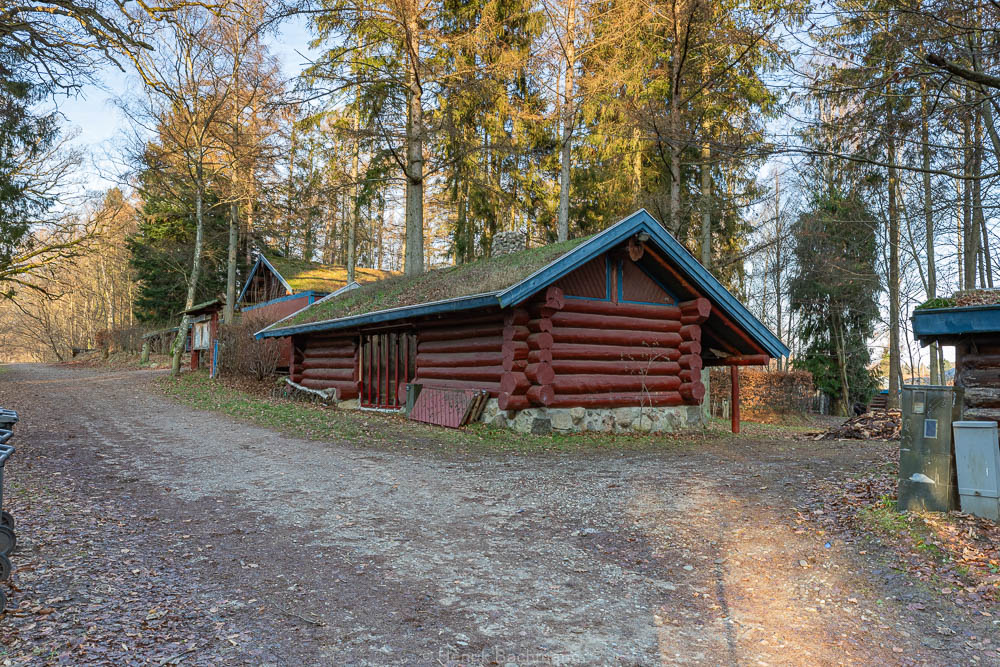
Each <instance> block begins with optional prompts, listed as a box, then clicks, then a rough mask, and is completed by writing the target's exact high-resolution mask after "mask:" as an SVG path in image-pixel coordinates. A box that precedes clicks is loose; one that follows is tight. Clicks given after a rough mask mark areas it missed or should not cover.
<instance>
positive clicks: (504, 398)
mask: <svg viewBox="0 0 1000 667" xmlns="http://www.w3.org/2000/svg"><path fill="white" fill-rule="evenodd" d="M497 407H499V408H500V409H501V410H525V409H527V408H530V407H531V401H529V400H528V397H527V396H514V395H511V394H505V393H503V392H500V396H499V397H498V398H497Z"/></svg>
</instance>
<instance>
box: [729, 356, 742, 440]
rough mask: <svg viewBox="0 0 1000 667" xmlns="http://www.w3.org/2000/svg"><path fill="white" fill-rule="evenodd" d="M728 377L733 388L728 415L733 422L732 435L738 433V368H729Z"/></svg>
mask: <svg viewBox="0 0 1000 667" xmlns="http://www.w3.org/2000/svg"><path fill="white" fill-rule="evenodd" d="M729 374H730V375H729V377H730V378H731V383H730V384H732V387H733V395H732V400H731V401H730V402H731V403H732V407H731V408H730V410H729V414H730V416H731V417H732V420H733V433H739V432H740V367H739V366H730V367H729Z"/></svg>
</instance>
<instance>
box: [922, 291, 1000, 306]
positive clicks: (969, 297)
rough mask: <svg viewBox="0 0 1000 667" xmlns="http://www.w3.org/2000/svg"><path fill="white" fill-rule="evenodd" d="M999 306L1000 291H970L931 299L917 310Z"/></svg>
mask: <svg viewBox="0 0 1000 667" xmlns="http://www.w3.org/2000/svg"><path fill="white" fill-rule="evenodd" d="M998 304H1000V290H997V289H968V290H960V291H958V292H955V293H954V294H952V295H951V297H950V298H944V297H937V298H935V299H929V300H927V301H925V302H923V303H922V304H920V305H919V306H917V307H916V308H915V310H923V309H926V308H961V307H963V306H995V305H998Z"/></svg>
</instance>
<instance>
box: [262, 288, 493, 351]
mask: <svg viewBox="0 0 1000 667" xmlns="http://www.w3.org/2000/svg"><path fill="white" fill-rule="evenodd" d="M329 296H333V295H332V294H331V295H329ZM490 306H493V307H497V295H496V292H488V293H486V294H473V295H472V296H463V297H459V298H457V299H446V300H444V301H432V302H430V303H421V304H417V305H415V306H401V307H399V308H390V309H388V310H379V311H376V312H374V313H364V314H363V315H353V316H351V317H341V318H339V319H336V320H323V321H320V322H309V323H307V324H296V325H293V326H286V327H280V328H278V329H271V327H268V328H266V329H263V330H261V331H258V332H257V333H256V334H254V337H255V338H257V339H258V340H259V339H261V338H283V337H285V336H294V335H296V334H304V333H311V332H314V331H332V330H336V329H354V328H357V327H366V326H372V325H375V324H383V323H385V322H392V321H394V320H402V319H409V318H414V317H424V316H428V315H439V314H442V313H453V312H457V311H462V310H475V309H478V308H489V307H490ZM295 315H296V313H292V314H291V315H289V316H288V317H294V316H295ZM285 319H288V318H285ZM282 321H283V320H282ZM276 324H277V323H276ZM271 326H274V325H271Z"/></svg>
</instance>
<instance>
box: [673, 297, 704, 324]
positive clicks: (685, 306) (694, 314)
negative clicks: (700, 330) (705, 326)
mask: <svg viewBox="0 0 1000 667" xmlns="http://www.w3.org/2000/svg"><path fill="white" fill-rule="evenodd" d="M677 307H678V308H680V309H681V313H682V314H683V317H684V318H687V319H688V320H690V322H688V324H701V323H702V322H704V321H705V320H707V319H708V317H709V315H711V314H712V302H711V301H709V300H708V299H706V298H705V297H698V298H697V299H693V300H692V301H684V302H682V303H679V304H677Z"/></svg>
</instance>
